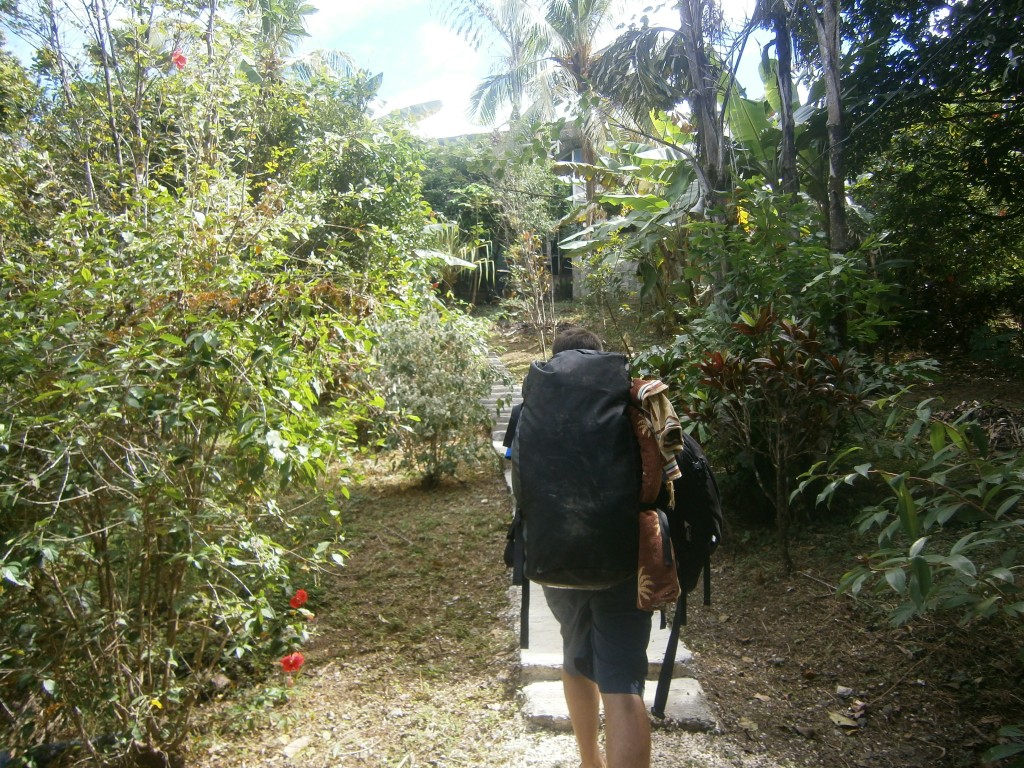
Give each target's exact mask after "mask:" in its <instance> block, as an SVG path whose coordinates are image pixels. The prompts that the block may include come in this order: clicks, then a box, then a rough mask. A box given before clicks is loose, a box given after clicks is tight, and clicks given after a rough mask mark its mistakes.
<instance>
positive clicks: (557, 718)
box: [522, 677, 717, 731]
mask: <svg viewBox="0 0 1024 768" xmlns="http://www.w3.org/2000/svg"><path fill="white" fill-rule="evenodd" d="M656 688H657V685H656V684H655V683H654V682H649V683H648V684H647V687H646V689H645V691H644V704H646V705H647V709H648V711H650V708H651V707H652V706H653V704H654V694H655V690H656ZM522 711H523V717H525V718H526V721H527V722H528V723H530V725H532V726H534V727H536V728H544V729H547V730H552V731H571V730H572V723H571V722H570V721H569V712H568V710H567V709H566V706H565V696H564V695H563V694H562V684H561V683H560V682H556V681H552V680H547V681H541V682H537V683H530V684H529V685H526V686H524V687H523V709H522ZM651 722H652V723H654V724H655V725H661V726H664V727H671V728H682V729H684V730H688V731H713V730H714V729H715V728H716V727H717V723H716V721H715V718H714V715H712V714H711V711H710V710H709V709H708V706H707V699H706V698H705V696H704V690H703V689H702V688H701V687H700V683H698V682H697V681H696V680H695V679H693V678H692V677H677V678H673V679H672V686H671V687H670V688H669V692H668V701H667V702H666V704H665V719H664V720H659V719H657V718H655V717H654V716H653V715H652V716H651Z"/></svg>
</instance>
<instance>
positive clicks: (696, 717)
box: [486, 358, 716, 731]
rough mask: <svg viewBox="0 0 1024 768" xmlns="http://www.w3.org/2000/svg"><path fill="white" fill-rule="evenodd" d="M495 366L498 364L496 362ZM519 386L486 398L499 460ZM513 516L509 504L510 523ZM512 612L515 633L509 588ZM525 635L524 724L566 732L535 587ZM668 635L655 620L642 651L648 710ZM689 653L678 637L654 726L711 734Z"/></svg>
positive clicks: (552, 624)
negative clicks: (671, 672) (665, 698)
mask: <svg viewBox="0 0 1024 768" xmlns="http://www.w3.org/2000/svg"><path fill="white" fill-rule="evenodd" d="M493 362H494V364H495V365H500V364H501V363H500V361H498V360H497V359H496V358H494V360H493ZM521 399H522V398H521V396H520V391H519V388H518V387H514V386H506V385H496V386H495V387H494V388H493V389H492V391H491V396H490V397H489V398H488V399H487V400H486V403H487V405H488V407H489V408H490V409H491V412H492V413H494V414H495V425H494V430H493V432H492V442H493V445H494V448H495V450H496V451H497V452H498V454H499V455H501V456H504V455H505V449H504V447H503V446H502V444H501V443H502V439H503V438H504V435H505V429H506V428H507V426H508V416H509V412H510V411H511V409H512V406H513V405H515V404H516V403H518V402H520V401H521ZM504 464H505V480H506V482H507V483H508V484H509V488H510V489H511V477H512V470H511V465H510V462H509V461H508V460H505V462H504ZM511 517H512V510H511V502H510V509H509V520H511ZM509 596H510V604H511V610H510V611H509V616H510V620H511V621H512V622H513V629H514V630H515V632H516V635H517V636H518V633H519V626H518V624H519V608H520V600H521V591H520V589H519V587H510V590H509ZM530 597H531V599H530V614H529V634H530V647H529V648H528V649H521V650H520V652H519V660H520V685H521V689H522V694H523V695H522V701H523V716H524V717H525V718H526V720H527V721H528V722H529V723H531V724H533V725H535V726H538V727H540V728H545V729H549V730H554V731H568V730H571V728H572V726H571V724H570V722H569V714H568V711H567V710H566V706H565V699H564V698H563V696H562V684H561V681H560V674H561V665H562V640H561V636H560V635H559V631H558V623H557V621H555V618H554V616H552V615H551V612H550V611H549V610H548V607H547V603H546V602H545V600H544V595H543V593H542V592H541V589H540V587H539V586H536V585H533V586H532V589H531V592H530ZM668 637H669V630H668V629H667V628H666V629H659V628H658V621H657V617H655V624H654V627H653V629H652V631H651V642H650V645H649V646H648V649H647V657H648V659H649V667H648V677H647V680H648V684H647V687H646V693H645V696H644V698H645V701H646V703H647V706H648V709H649V708H650V707H651V705H652V704H653V701H654V693H655V689H656V688H657V680H658V674H659V672H660V670H661V663H662V660H663V659H664V655H665V646H666V645H667V643H668ZM692 659H693V655H692V653H691V652H690V651H689V650H688V649H687V648H686V647H685V646H684V645H683V642H682V639H681V638H680V642H679V646H678V649H677V651H676V659H675V664H674V675H673V679H672V685H671V687H670V689H669V697H668V702H667V704H666V706H665V720H664V721H659V720H657V719H654V720H653V722H654V723H655V724H659V723H660V724H664V725H669V726H674V727H678V728H685V729H687V730H695V731H711V730H714V729H715V728H716V722H715V718H714V716H713V715H712V714H711V711H710V710H709V708H708V705H707V702H706V700H705V697H704V691H703V690H702V689H701V686H700V683H698V682H697V680H696V679H694V678H693V677H692V676H691V675H690V670H689V668H690V664H691V662H692Z"/></svg>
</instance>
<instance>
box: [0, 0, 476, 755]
mask: <svg viewBox="0 0 1024 768" xmlns="http://www.w3.org/2000/svg"><path fill="white" fill-rule="evenodd" d="M308 11H309V8H308V7H306V6H301V5H294V6H288V5H276V4H254V5H251V6H250V5H249V4H241V5H239V6H237V7H232V8H228V7H222V8H221V9H220V10H216V6H214V8H213V9H210V8H209V7H206V6H204V5H202V4H199V5H191V4H184V5H179V6H176V7H175V8H174V9H173V12H172V10H171V9H167V8H165V7H164V6H161V5H158V4H147V3H142V4H135V5H133V6H132V8H131V10H130V12H129V13H127V15H125V16H123V17H118V18H117V19H113V18H109V17H107V16H106V15H105V12H104V11H103V10H102V8H101V6H99V5H93V6H89V8H88V9H87V11H86V16H85V17H73V16H71V15H67V16H61V15H54V11H53V10H52V6H51V7H50V8H49V9H47V8H44V9H42V10H41V11H40V14H41V15H40V16H33V15H31V14H29V15H26V16H16V15H13V14H12V15H9V16H8V17H7V21H8V22H9V23H10V24H11V25H13V26H15V27H16V28H18V29H19V30H21V31H22V32H25V33H26V34H29V33H32V32H35V33H37V34H38V35H39V37H38V38H37V39H40V40H42V41H43V42H42V43H41V45H40V47H39V48H38V50H37V55H36V61H35V64H34V69H35V76H36V77H38V78H39V79H40V80H41V82H42V84H43V88H42V90H41V91H40V92H38V93H37V92H36V91H35V90H34V89H33V88H32V87H31V85H30V78H29V75H28V73H27V72H25V71H24V70H23V69H22V67H21V65H20V64H18V62H16V61H15V60H14V59H13V58H11V57H10V56H8V55H7V54H6V53H4V54H3V56H2V58H0V90H2V92H3V95H4V98H3V100H2V101H3V107H2V111H0V142H2V144H3V152H0V208H2V214H3V215H2V223H0V247H2V249H3V260H2V265H0V271H2V285H3V289H2V291H0V317H2V318H3V323H2V325H0V413H3V416H2V417H0V514H2V516H3V531H4V532H3V547H2V549H0V578H2V582H0V593H2V594H3V600H2V602H0V625H2V626H3V630H2V631H0V701H2V702H3V712H4V715H5V717H4V718H3V720H2V727H0V743H2V744H4V745H5V746H6V747H10V748H15V749H17V748H19V747H23V746H25V745H31V744H34V743H38V742H41V741H44V740H47V739H51V738H56V739H67V738H69V737H71V738H75V739H77V740H79V741H80V742H81V743H82V744H83V745H84V747H83V748H84V749H86V750H87V751H90V752H91V751H93V750H95V751H96V752H97V753H98V752H100V751H104V750H106V751H110V752H112V753H113V754H121V755H125V754H130V755H134V756H136V757H141V756H145V755H154V754H155V755H159V756H162V757H160V759H164V758H165V757H166V758H169V759H171V760H172V761H174V760H177V759H178V758H179V757H180V755H181V753H182V750H183V748H184V743H185V738H186V736H187V734H188V723H189V717H190V714H191V712H192V710H193V708H194V706H195V704H196V702H197V701H198V700H200V698H201V697H202V696H204V695H205V694H206V693H208V692H209V690H210V685H211V680H213V679H214V678H215V677H216V676H217V675H218V674H220V673H221V672H223V671H228V672H229V673H231V674H236V673H240V672H243V671H248V672H251V673H257V674H266V673H267V672H269V671H270V669H271V665H272V664H273V665H276V664H277V662H276V661H275V659H277V658H278V657H281V661H280V666H281V668H282V669H283V671H284V672H285V673H290V672H294V671H296V670H297V669H298V668H299V667H301V664H302V658H301V655H296V654H295V653H294V652H295V651H296V648H297V647H298V645H299V644H300V643H301V642H302V640H303V639H304V638H305V636H306V633H307V629H306V619H307V618H309V616H308V615H306V614H305V613H304V609H302V607H301V606H302V603H303V602H304V601H305V599H307V597H306V595H307V593H306V592H305V590H303V591H302V592H301V593H296V588H301V587H306V586H310V587H311V586H312V585H313V583H314V582H315V581H316V580H317V578H318V576H317V573H318V570H319V569H321V568H325V567H335V566H336V565H337V564H340V563H342V562H343V558H344V557H345V552H344V550H343V549H342V548H341V546H342V541H343V539H342V536H341V530H340V520H341V514H340V512H339V509H340V508H341V507H342V506H343V499H342V498H341V494H338V497H337V498H335V499H333V500H332V499H331V498H330V496H329V495H326V496H325V495H324V491H325V489H340V491H341V493H344V492H345V489H346V486H347V484H348V483H350V482H351V481H352V480H353V479H354V478H353V475H352V473H353V469H352V462H351V459H352V457H353V456H354V455H355V453H356V452H358V451H360V450H362V449H363V448H365V447H368V446H369V445H370V443H371V442H372V441H380V442H383V441H384V440H385V439H386V436H387V428H388V426H389V425H394V426H396V428H397V420H396V419H391V417H390V416H389V414H392V413H397V412H401V413H402V414H403V415H407V416H412V417H415V416H416V413H415V411H416V409H417V408H419V407H421V406H422V405H423V403H420V402H397V403H395V402H392V403H388V402H386V401H385V399H384V396H385V395H388V396H391V395H397V394H400V393H394V392H391V391H387V390H385V389H383V388H375V386H374V381H375V379H374V376H373V374H372V369H373V368H374V367H375V363H374V359H373V356H372V354H371V352H372V350H373V348H374V345H375V343H376V339H375V336H374V331H373V329H372V325H371V324H370V323H369V322H368V320H369V318H370V317H371V316H374V315H376V314H378V313H380V312H381V311H383V309H382V308H387V307H393V306H400V307H401V309H402V311H404V312H406V313H407V314H408V315H410V316H415V315H416V314H418V313H419V312H421V311H423V310H424V308H427V307H429V306H431V305H432V303H433V301H434V300H433V298H432V297H431V296H430V290H429V285H430V280H431V278H432V275H433V273H434V270H435V266H434V261H435V257H434V256H433V255H431V253H429V252H424V251H422V250H421V249H419V247H418V246H420V245H421V244H422V243H423V242H424V241H425V238H426V235H425V231H426V230H427V228H428V225H429V224H430V209H429V206H428V205H427V203H426V202H425V201H424V199H423V197H422V194H421V179H420V173H421V171H422V167H423V164H422V157H421V154H420V152H421V147H420V145H419V144H418V142H416V141H415V140H414V139H413V138H412V137H411V136H410V135H409V133H408V132H407V131H406V129H405V128H404V127H402V126H401V125H398V124H396V123H389V122H386V121H385V122H381V121H377V120H374V119H372V118H371V117H370V114H369V113H370V109H371V104H372V100H373V97H374V94H375V91H376V88H377V86H378V84H379V83H378V81H376V80H375V79H374V78H371V77H368V76H367V75H366V74H365V73H361V72H358V71H351V70H347V69H344V70H343V69H342V68H340V67H337V66H333V67H332V66H331V62H332V59H331V58H330V57H320V58H316V59H315V60H311V61H309V62H305V64H304V66H302V67H299V66H297V64H295V65H290V66H288V67H286V66H285V65H284V61H283V55H284V54H286V53H287V52H288V51H289V50H290V45H291V42H293V41H294V39H295V37H296V36H297V35H299V34H301V33H302V17H303V15H305V14H306V13H308ZM79 24H80V25H81V26H79ZM71 39H79V40H85V41H88V43H87V45H86V46H85V48H84V49H83V51H82V52H81V53H80V54H79V53H78V52H76V51H73V50H70V49H68V48H67V47H65V46H66V42H65V41H67V40H71ZM298 63H302V62H298ZM335 63H337V62H335ZM452 324H453V325H456V321H455V320H452ZM459 348H460V350H461V351H462V353H463V355H464V357H465V358H466V359H467V361H469V360H470V358H472V359H473V360H475V361H477V362H478V363H480V364H484V365H486V361H485V360H484V358H483V357H482V354H481V350H480V348H479V345H476V346H466V345H462V346H460V347H459ZM467 365H469V362H467ZM420 373H422V372H420V371H416V372H413V373H412V376H413V378H415V377H416V376H419V375H420ZM432 383H433V382H431V381H430V380H424V381H423V382H422V386H423V387H425V388H429V387H430V386H431V384H432ZM474 391H475V390H474ZM459 394H460V391H459V389H457V388H455V387H448V388H447V389H445V390H443V391H441V392H437V393H432V396H433V397H435V398H436V399H437V401H438V402H439V403H441V406H439V407H442V408H447V409H448V410H449V411H451V412H455V411H456V410H457V409H456V408H455V406H454V403H455V402H456V401H457V398H458V396H459ZM446 398H447V400H446ZM425 415H426V414H425ZM371 422H372V424H371ZM421 423H429V418H424V419H423V420H422V421H421ZM463 426H464V425H461V424H456V425H453V426H450V427H449V432H450V433H451V434H452V435H454V437H452V438H451V439H456V438H457V437H458V435H457V434H456V432H457V430H458V429H460V428H463ZM475 427H476V425H475V424H473V425H469V426H468V427H465V428H469V429H471V433H472V434H476V431H475ZM406 428H408V422H407V424H406ZM414 429H415V427H414ZM424 439H426V438H424ZM440 469H442V470H444V471H450V470H451V469H452V467H451V466H449V465H448V464H446V465H444V467H443V468H440ZM328 476H330V479H331V484H330V486H326V485H324V482H323V481H324V480H325V479H327V478H328ZM316 496H324V498H323V500H322V501H319V502H317V503H316V504H315V505H312V506H311V505H310V503H309V502H310V498H311V497H316ZM302 510H314V511H312V512H309V511H302ZM298 594H301V595H302V599H301V600H298V599H297V597H296V596H295V595H298ZM282 655H283V656H282ZM96 759H97V760H98V759H99V757H98V754H97V755H96Z"/></svg>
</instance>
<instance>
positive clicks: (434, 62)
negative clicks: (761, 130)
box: [298, 0, 763, 138]
mask: <svg viewBox="0 0 1024 768" xmlns="http://www.w3.org/2000/svg"><path fill="white" fill-rule="evenodd" d="M310 3H311V4H312V5H314V6H316V7H317V8H318V11H317V13H314V14H312V15H310V16H308V17H307V31H308V32H309V34H310V36H309V37H308V38H306V39H304V40H303V41H302V43H301V45H300V46H299V49H298V52H299V53H302V52H306V51H310V50H315V49H317V48H327V49H334V50H339V51H344V52H345V53H348V54H349V55H350V56H352V58H353V59H354V63H355V65H356V66H357V67H359V68H361V69H367V70H369V71H370V72H372V73H374V74H376V73H381V74H382V75H383V83H382V86H381V90H380V98H381V103H380V105H379V111H380V112H389V111H391V110H392V109H400V108H402V107H408V106H411V105H415V104H423V103H426V102H429V101H441V102H442V104H443V106H442V108H441V110H440V112H438V113H437V114H435V115H433V116H431V117H429V118H426V119H424V120H422V121H421V122H420V124H419V125H418V126H417V132H418V133H419V134H420V135H422V136H427V137H435V138H437V137H444V136H455V135H460V134H464V133H474V132H479V131H485V130H487V127H486V126H481V125H477V124H474V123H473V122H471V121H470V120H469V118H468V117H467V116H466V111H467V109H468V106H469V97H470V94H471V93H472V91H473V89H474V88H475V87H476V85H477V84H478V83H479V82H480V81H481V80H482V79H483V78H484V77H485V76H486V74H487V72H488V70H489V68H490V59H489V56H488V53H487V51H484V50H481V51H474V50H473V49H472V48H471V47H470V46H469V44H468V43H466V42H465V41H464V40H463V39H462V38H461V37H459V35H457V34H456V33H455V32H453V31H452V30H451V29H449V28H448V26H447V25H446V24H445V22H444V19H443V18H442V17H441V13H440V7H441V0H310ZM651 4H652V2H651V0H624V2H623V6H624V12H625V13H624V20H628V18H629V17H630V16H632V15H633V14H638V13H641V12H643V11H644V9H645V8H646V7H648V6H650V5H651ZM666 4H667V5H671V4H670V3H666ZM723 4H724V6H725V12H726V16H727V17H728V18H731V19H738V20H742V19H744V18H745V17H746V15H747V14H749V11H750V9H751V8H752V7H753V0H723ZM667 13H668V14H669V15H668V19H670V20H672V21H676V22H677V21H678V15H677V13H676V12H675V11H668V12H667ZM675 25H677V24H674V25H673V26H675ZM761 44H763V42H761V41H756V40H755V41H753V42H751V43H749V44H748V47H747V56H746V57H745V58H746V60H747V61H748V66H746V67H744V69H741V73H740V77H739V79H740V82H741V83H742V84H743V85H745V86H746V87H747V89H748V92H750V93H751V94H753V93H759V92H760V90H761V89H760V84H759V81H758V78H757V74H756V66H757V64H756V62H757V59H758V57H759V50H760V45H761ZM750 62H752V64H751V63H750ZM751 66H752V67H753V68H752V69H751ZM744 70H745V74H744Z"/></svg>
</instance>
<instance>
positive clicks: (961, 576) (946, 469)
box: [819, 401, 1024, 624]
mask: <svg viewBox="0 0 1024 768" xmlns="http://www.w3.org/2000/svg"><path fill="white" fill-rule="evenodd" d="M890 404H891V403H888V402H886V401H880V403H879V407H883V406H886V405H890ZM901 415H902V411H901V410H900V409H895V410H893V411H892V415H891V425H892V426H894V427H898V426H899V425H900V424H901V423H902V424H903V426H902V427H901V428H902V429H903V430H904V433H903V437H902V439H901V440H899V441H897V442H896V443H895V444H894V449H895V450H893V452H892V455H891V456H890V457H889V458H888V459H885V458H879V459H878V460H876V461H875V462H873V463H872V462H866V463H864V464H860V465H858V466H856V467H855V468H853V470H852V471H846V472H842V473H840V472H837V471H835V470H834V469H833V471H831V472H829V473H827V475H826V476H827V477H828V479H829V481H830V482H829V484H828V485H827V486H826V487H825V488H824V490H823V491H822V492H821V494H820V495H819V502H827V501H828V500H830V499H831V497H832V495H833V494H835V493H836V491H837V490H838V489H840V488H842V487H843V486H844V485H852V484H853V483H855V482H863V481H864V480H867V479H872V480H881V481H883V482H884V483H885V485H884V488H885V489H886V490H887V491H888V493H887V498H886V499H885V500H883V501H882V502H881V503H879V504H877V505H874V506H872V507H869V508H867V509H865V510H863V512H862V513H861V515H860V516H859V518H858V524H859V526H860V530H861V531H862V532H867V531H869V530H871V529H875V528H877V529H880V531H879V534H878V540H877V541H878V549H877V550H875V551H874V552H872V553H871V554H870V555H868V556H867V557H866V558H864V561H863V562H862V564H860V565H858V566H857V567H855V568H853V569H851V570H850V571H849V572H848V573H847V574H845V575H844V576H843V579H842V583H841V589H842V590H844V591H849V592H851V593H853V594H858V593H860V592H862V591H864V590H867V589H873V590H874V591H875V592H877V593H880V594H887V593H891V594H893V595H894V596H895V597H896V600H897V603H896V605H895V607H894V608H893V610H892V612H891V619H892V621H893V623H895V624H902V623H905V622H907V621H909V620H910V619H912V618H914V617H915V616H921V615H923V614H926V613H949V612H954V613H959V615H960V617H961V621H962V623H964V624H966V623H969V622H972V621H976V620H987V619H993V618H995V617H996V616H998V615H1001V616H1003V617H1004V618H1005V619H1006V620H1009V621H1013V622H1018V623H1019V622H1021V620H1022V618H1024V584H1022V575H1021V574H1022V571H1024V519H1022V517H1021V499H1022V498H1024V458H1022V457H1021V455H1020V453H1019V451H1013V452H994V451H990V450H989V447H988V444H987V439H986V436H985V432H984V430H983V429H982V427H981V426H980V425H979V424H977V423H973V422H970V421H966V420H963V419H960V420H957V421H954V422H945V421H942V420H940V419H939V418H937V417H936V416H935V415H934V414H933V413H932V409H931V401H925V402H923V403H921V404H920V405H918V406H917V407H916V408H915V409H913V410H911V412H910V414H909V420H908V421H901V420H899V419H898V418H897V417H899V416H901ZM849 461H850V458H849V455H844V456H843V457H841V458H840V459H837V460H836V461H833V468H834V467H835V466H836V465H837V464H838V463H840V462H842V463H848V462H849ZM886 464H887V465H888V466H885V465H886ZM893 466H895V468H892V467H893Z"/></svg>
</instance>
